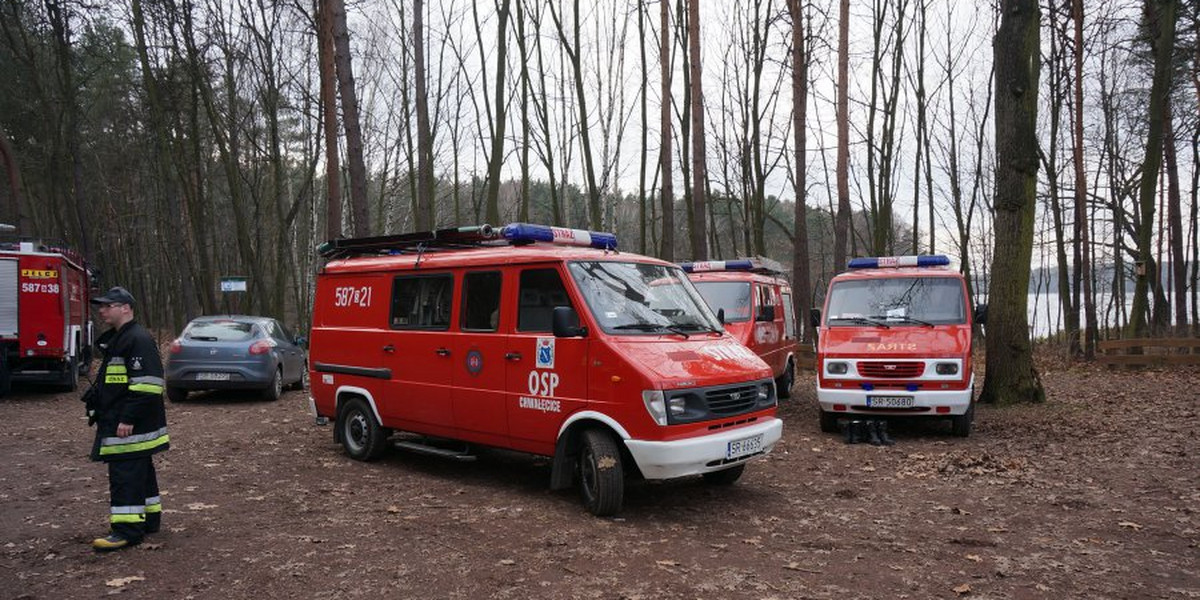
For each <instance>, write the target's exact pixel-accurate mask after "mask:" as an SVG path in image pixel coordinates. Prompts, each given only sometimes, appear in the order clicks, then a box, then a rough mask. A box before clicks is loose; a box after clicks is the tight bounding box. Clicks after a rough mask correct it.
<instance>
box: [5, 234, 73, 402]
mask: <svg viewBox="0 0 1200 600" xmlns="http://www.w3.org/2000/svg"><path fill="white" fill-rule="evenodd" d="M90 291H91V284H90V279H89V274H88V269H87V265H86V264H85V263H84V261H83V258H82V257H81V256H79V255H78V254H77V253H75V252H74V251H72V250H69V249H67V248H65V247H63V246H61V245H56V244H47V243H43V242H39V241H29V240H26V241H12V242H0V395H4V394H5V393H7V392H8V390H9V386H10V385H11V383H12V382H13V381H22V382H36V383H50V384H56V385H59V386H61V387H62V388H64V389H75V385H76V382H77V381H78V377H79V375H80V374H81V373H86V372H87V369H88V368H89V367H90V366H91V365H90V362H91V361H90V357H91V344H92V323H91V319H89V318H88V298H89V296H88V294H89V293H90Z"/></svg>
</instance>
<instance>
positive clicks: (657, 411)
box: [642, 390, 667, 427]
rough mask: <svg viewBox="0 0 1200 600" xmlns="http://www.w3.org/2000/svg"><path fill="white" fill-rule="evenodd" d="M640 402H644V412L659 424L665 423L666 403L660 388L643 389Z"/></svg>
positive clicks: (663, 424)
mask: <svg viewBox="0 0 1200 600" xmlns="http://www.w3.org/2000/svg"><path fill="white" fill-rule="evenodd" d="M642 402H645V403H646V412H649V413H650V417H651V418H652V419H654V422H655V423H658V424H659V425H662V426H664V427H665V426H666V425H667V403H666V400H665V399H664V397H663V393H662V390H645V391H643V392H642Z"/></svg>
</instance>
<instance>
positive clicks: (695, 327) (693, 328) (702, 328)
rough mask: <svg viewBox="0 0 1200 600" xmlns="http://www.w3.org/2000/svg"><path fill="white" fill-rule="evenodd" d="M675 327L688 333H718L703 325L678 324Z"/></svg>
mask: <svg viewBox="0 0 1200 600" xmlns="http://www.w3.org/2000/svg"><path fill="white" fill-rule="evenodd" d="M675 327H678V328H679V329H685V330H688V331H703V332H705V333H720V331H718V330H716V329H713V328H712V327H709V326H708V325H705V324H704V323H679V324H678V325H675Z"/></svg>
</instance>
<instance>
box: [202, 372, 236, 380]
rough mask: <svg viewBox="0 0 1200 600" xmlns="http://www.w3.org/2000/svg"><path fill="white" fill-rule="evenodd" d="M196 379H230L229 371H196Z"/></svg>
mask: <svg viewBox="0 0 1200 600" xmlns="http://www.w3.org/2000/svg"><path fill="white" fill-rule="evenodd" d="M196 381H229V373H196Z"/></svg>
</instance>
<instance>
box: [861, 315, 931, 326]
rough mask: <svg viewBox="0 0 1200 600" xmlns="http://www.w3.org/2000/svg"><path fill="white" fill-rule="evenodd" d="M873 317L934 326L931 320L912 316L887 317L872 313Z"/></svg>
mask: <svg viewBox="0 0 1200 600" xmlns="http://www.w3.org/2000/svg"><path fill="white" fill-rule="evenodd" d="M871 318H872V319H886V320H888V321H903V322H905V323H916V324H918V325H924V326H925V327H933V323H930V322H929V321H922V320H920V319H914V318H912V317H886V316H883V315H871Z"/></svg>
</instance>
